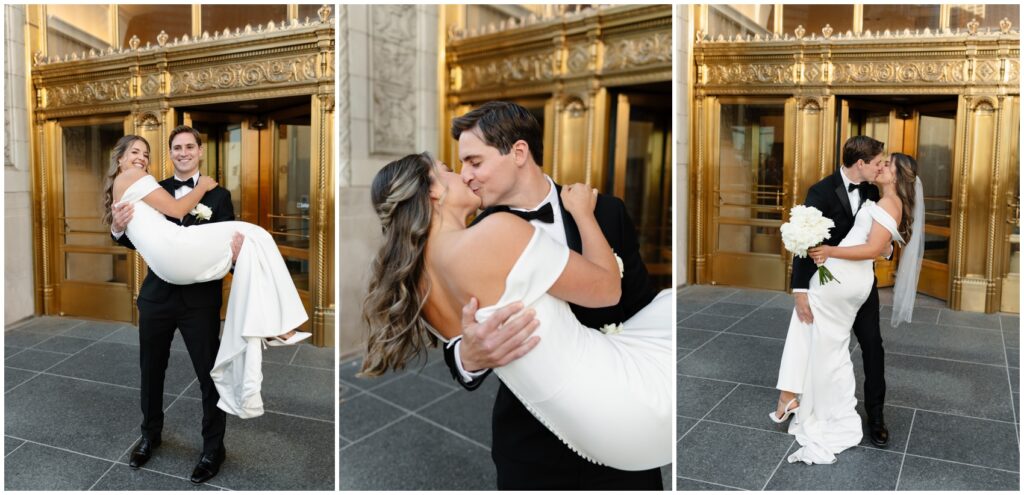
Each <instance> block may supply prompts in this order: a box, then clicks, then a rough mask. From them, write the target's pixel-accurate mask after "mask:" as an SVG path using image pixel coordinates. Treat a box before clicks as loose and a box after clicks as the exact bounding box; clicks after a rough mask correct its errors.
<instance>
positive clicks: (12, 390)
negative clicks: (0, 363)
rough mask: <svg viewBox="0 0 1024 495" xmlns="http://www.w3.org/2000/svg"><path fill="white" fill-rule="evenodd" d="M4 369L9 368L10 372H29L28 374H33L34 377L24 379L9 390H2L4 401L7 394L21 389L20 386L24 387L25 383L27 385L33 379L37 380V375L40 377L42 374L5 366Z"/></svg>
mask: <svg viewBox="0 0 1024 495" xmlns="http://www.w3.org/2000/svg"><path fill="white" fill-rule="evenodd" d="M4 367H5V368H11V369H12V370H18V371H27V372H29V373H35V374H34V375H32V376H30V377H28V378H26V379H25V381H23V382H21V383H19V384H17V385H15V386H13V387H11V388H10V390H4V397H5V399H6V397H7V394H9V393H11V392H14V391H15V390H17V389H18V388H19V387H21V386H22V385H24V384H26V383H28V382H30V381H32V380H34V379H35V378H37V377H38V376H39V375H42V374H43V373H42V372H41V371H32V370H26V369H21V368H15V367H14V366H6V365H5V366H4ZM5 379H6V377H5Z"/></svg>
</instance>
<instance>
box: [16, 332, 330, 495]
mask: <svg viewBox="0 0 1024 495" xmlns="http://www.w3.org/2000/svg"><path fill="white" fill-rule="evenodd" d="M263 356H264V363H263V375H264V376H263V391H262V393H263V401H264V405H265V409H266V413H265V414H264V415H263V416H261V417H258V418H254V419H247V420H240V419H238V418H236V417H234V416H230V415H229V416H228V424H227V433H226V436H225V439H224V443H225V447H226V448H227V453H228V457H227V461H226V462H225V463H224V465H223V466H222V467H221V471H220V473H219V474H218V475H217V476H216V477H215V478H213V480H211V481H210V482H209V483H207V484H204V485H200V486H194V485H192V483H191V482H189V480H188V478H189V476H190V475H191V473H192V468H193V467H194V466H195V463H196V461H198V459H199V449H200V447H201V445H202V438H201V436H200V424H201V420H202V407H201V404H202V402H201V400H200V394H199V384H198V382H197V381H196V378H195V372H194V371H193V369H192V363H191V361H190V360H189V358H188V353H187V351H186V350H185V346H184V343H183V342H182V341H181V339H180V336H179V335H178V334H175V340H174V343H173V345H172V351H171V359H170V364H169V365H168V369H167V377H166V382H165V388H164V392H165V398H164V408H165V420H164V421H165V423H164V432H163V444H162V445H161V446H160V448H159V449H157V450H156V453H155V454H154V456H153V458H152V459H150V461H149V463H147V464H146V466H145V467H144V468H143V469H140V470H138V471H133V470H131V469H129V468H128V464H127V462H128V453H129V451H130V450H131V447H132V446H133V445H134V444H135V442H136V441H137V440H138V439H139V438H140V435H139V423H140V422H141V420H142V413H141V412H140V411H139V364H138V363H139V347H138V329H137V328H136V327H134V326H131V325H129V324H124V323H118V322H103V321H87V320H78V319H70V318H54V317H40V318H34V319H32V320H29V321H27V322H22V323H19V324H17V325H14V326H11V327H9V328H6V329H5V332H4V372H5V374H4V434H5V435H4V474H5V482H4V483H5V485H4V488H5V490H73V491H78V490H110V491H123V490H193V489H199V490H334V486H335V483H334V476H333V473H334V455H333V454H334V438H333V435H331V432H333V431H334V393H333V392H334V363H335V357H334V350H333V349H322V348H317V347H314V346H311V345H301V344H300V345H297V346H290V347H271V348H270V349H268V350H267V351H265V352H264V355H263Z"/></svg>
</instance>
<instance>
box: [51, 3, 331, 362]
mask: <svg viewBox="0 0 1024 495" xmlns="http://www.w3.org/2000/svg"><path fill="white" fill-rule="evenodd" d="M316 13H317V15H318V17H319V19H318V20H317V19H307V20H303V21H301V22H299V21H298V19H297V18H296V19H295V22H290V23H280V24H278V23H268V24H267V25H266V26H262V25H261V26H255V27H249V28H247V29H246V30H245V31H242V30H237V31H234V32H231V31H229V30H225V31H222V32H221V31H218V32H216V33H214V34H212V35H211V34H208V33H202V34H203V36H198V37H195V38H182V39H177V40H174V41H173V42H171V41H169V39H168V37H166V36H164V35H161V36H158V37H157V39H156V40H153V41H155V44H154V43H153V41H150V42H149V43H148V44H146V45H144V46H143V43H142V42H141V41H140V40H139V39H138V38H133V39H132V40H131V41H130V42H129V46H130V48H129V47H126V48H123V49H121V50H113V49H111V50H109V51H104V52H96V51H91V52H88V53H82V54H69V55H68V56H66V57H63V58H59V57H56V56H54V57H48V56H44V55H43V54H41V53H38V54H36V56H35V60H34V62H35V64H34V66H33V69H32V86H33V92H34V93H33V96H34V98H32V101H33V102H34V105H33V108H32V112H33V116H34V123H35V127H34V132H33V143H32V144H33V148H34V149H35V150H36V152H35V153H33V160H34V161H33V164H32V169H33V189H34V194H35V199H36V200H37V202H38V203H39V204H41V205H42V206H41V208H39V209H38V210H37V211H34V214H35V215H36V218H35V219H34V220H35V224H36V225H38V234H39V235H38V239H37V244H36V247H37V252H39V253H41V254H40V256H38V257H36V260H35V261H36V273H37V284H36V286H37V301H38V308H40V309H39V311H40V312H42V313H43V314H52V315H69V316H72V315H73V316H84V317H90V318H102V319H109V320H117V321H128V322H133V321H137V320H136V318H137V314H136V308H135V298H136V297H137V295H138V291H139V287H140V286H141V283H142V280H143V277H144V276H145V273H146V271H145V270H146V265H145V262H144V261H143V260H142V259H141V257H139V256H138V255H137V254H136V253H133V252H131V251H128V250H126V249H124V248H122V247H120V246H117V245H115V244H113V242H112V241H111V239H110V234H109V229H108V228H107V227H106V226H105V225H103V224H102V223H101V222H100V221H99V219H100V218H101V216H102V213H103V211H102V206H101V205H102V194H100V189H101V188H102V174H103V173H104V172H105V170H106V167H107V164H108V163H109V153H110V149H111V148H112V146H113V143H114V142H115V141H116V140H117V138H119V137H120V136H122V135H124V134H126V133H133V134H138V135H141V136H143V137H144V138H146V139H147V140H148V141H149V143H150V145H151V146H152V149H151V153H150V173H152V174H153V175H154V176H156V178H157V179H158V180H159V179H163V178H166V177H168V176H170V175H171V174H172V173H173V167H172V165H171V162H170V157H169V156H168V155H169V150H168V144H167V139H168V136H169V135H170V132H171V130H172V129H173V128H174V127H175V126H177V125H180V124H190V125H193V126H195V127H196V128H197V129H198V130H199V131H200V133H201V134H202V135H203V137H204V144H205V145H206V149H205V152H206V155H205V156H204V160H203V164H202V167H203V169H202V170H203V172H204V173H206V174H208V175H210V176H213V177H215V178H216V179H217V180H218V182H220V184H221V185H222V186H224V187H226V188H227V189H228V190H229V191H230V192H231V195H232V200H233V201H234V207H235V208H234V209H235V213H236V215H237V217H238V219H239V220H243V221H247V222H251V223H255V224H258V225H260V226H262V227H264V228H265V229H267V230H268V231H269V232H271V234H272V235H273V237H274V239H275V241H276V242H277V245H278V248H279V249H280V251H281V254H282V255H283V256H284V259H285V262H286V264H287V265H288V268H289V270H290V272H291V274H292V279H293V280H294V281H295V284H296V286H297V287H298V289H299V291H300V295H301V297H302V300H303V302H304V303H305V305H306V309H307V312H308V313H309V316H310V320H309V322H308V323H307V324H306V325H305V328H307V329H309V330H311V331H312V333H313V339H312V342H313V343H314V344H316V345H320V346H331V345H333V343H334V331H333V330H334V307H335V305H334V291H335V288H334V283H333V280H334V263H335V261H334V259H335V257H334V256H333V253H334V241H333V240H334V191H335V186H334V168H333V159H332V156H333V139H334V127H333V126H334V124H333V121H334V27H333V26H334V20H333V19H331V16H330V8H328V7H320V8H318V9H317V12H316ZM225 285H226V286H228V284H225ZM226 288H227V287H226Z"/></svg>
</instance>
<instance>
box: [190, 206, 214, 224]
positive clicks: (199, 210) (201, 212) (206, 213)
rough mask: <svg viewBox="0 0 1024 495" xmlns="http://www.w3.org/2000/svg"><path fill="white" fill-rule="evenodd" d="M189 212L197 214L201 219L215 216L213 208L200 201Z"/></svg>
mask: <svg viewBox="0 0 1024 495" xmlns="http://www.w3.org/2000/svg"><path fill="white" fill-rule="evenodd" d="M188 214H189V215H193V216H195V217H196V218H197V219H199V220H209V219H210V218H211V217H213V210H211V209H210V207H209V206H206V205H204V204H202V203H199V204H197V205H196V207H195V208H192V211H190V212H188Z"/></svg>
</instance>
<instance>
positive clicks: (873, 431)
mask: <svg viewBox="0 0 1024 495" xmlns="http://www.w3.org/2000/svg"><path fill="white" fill-rule="evenodd" d="M868 436H869V437H870V438H871V443H872V444H874V445H875V446H876V447H885V446H886V445H889V430H888V429H886V427H885V421H883V420H881V419H877V420H876V419H870V420H868Z"/></svg>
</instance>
